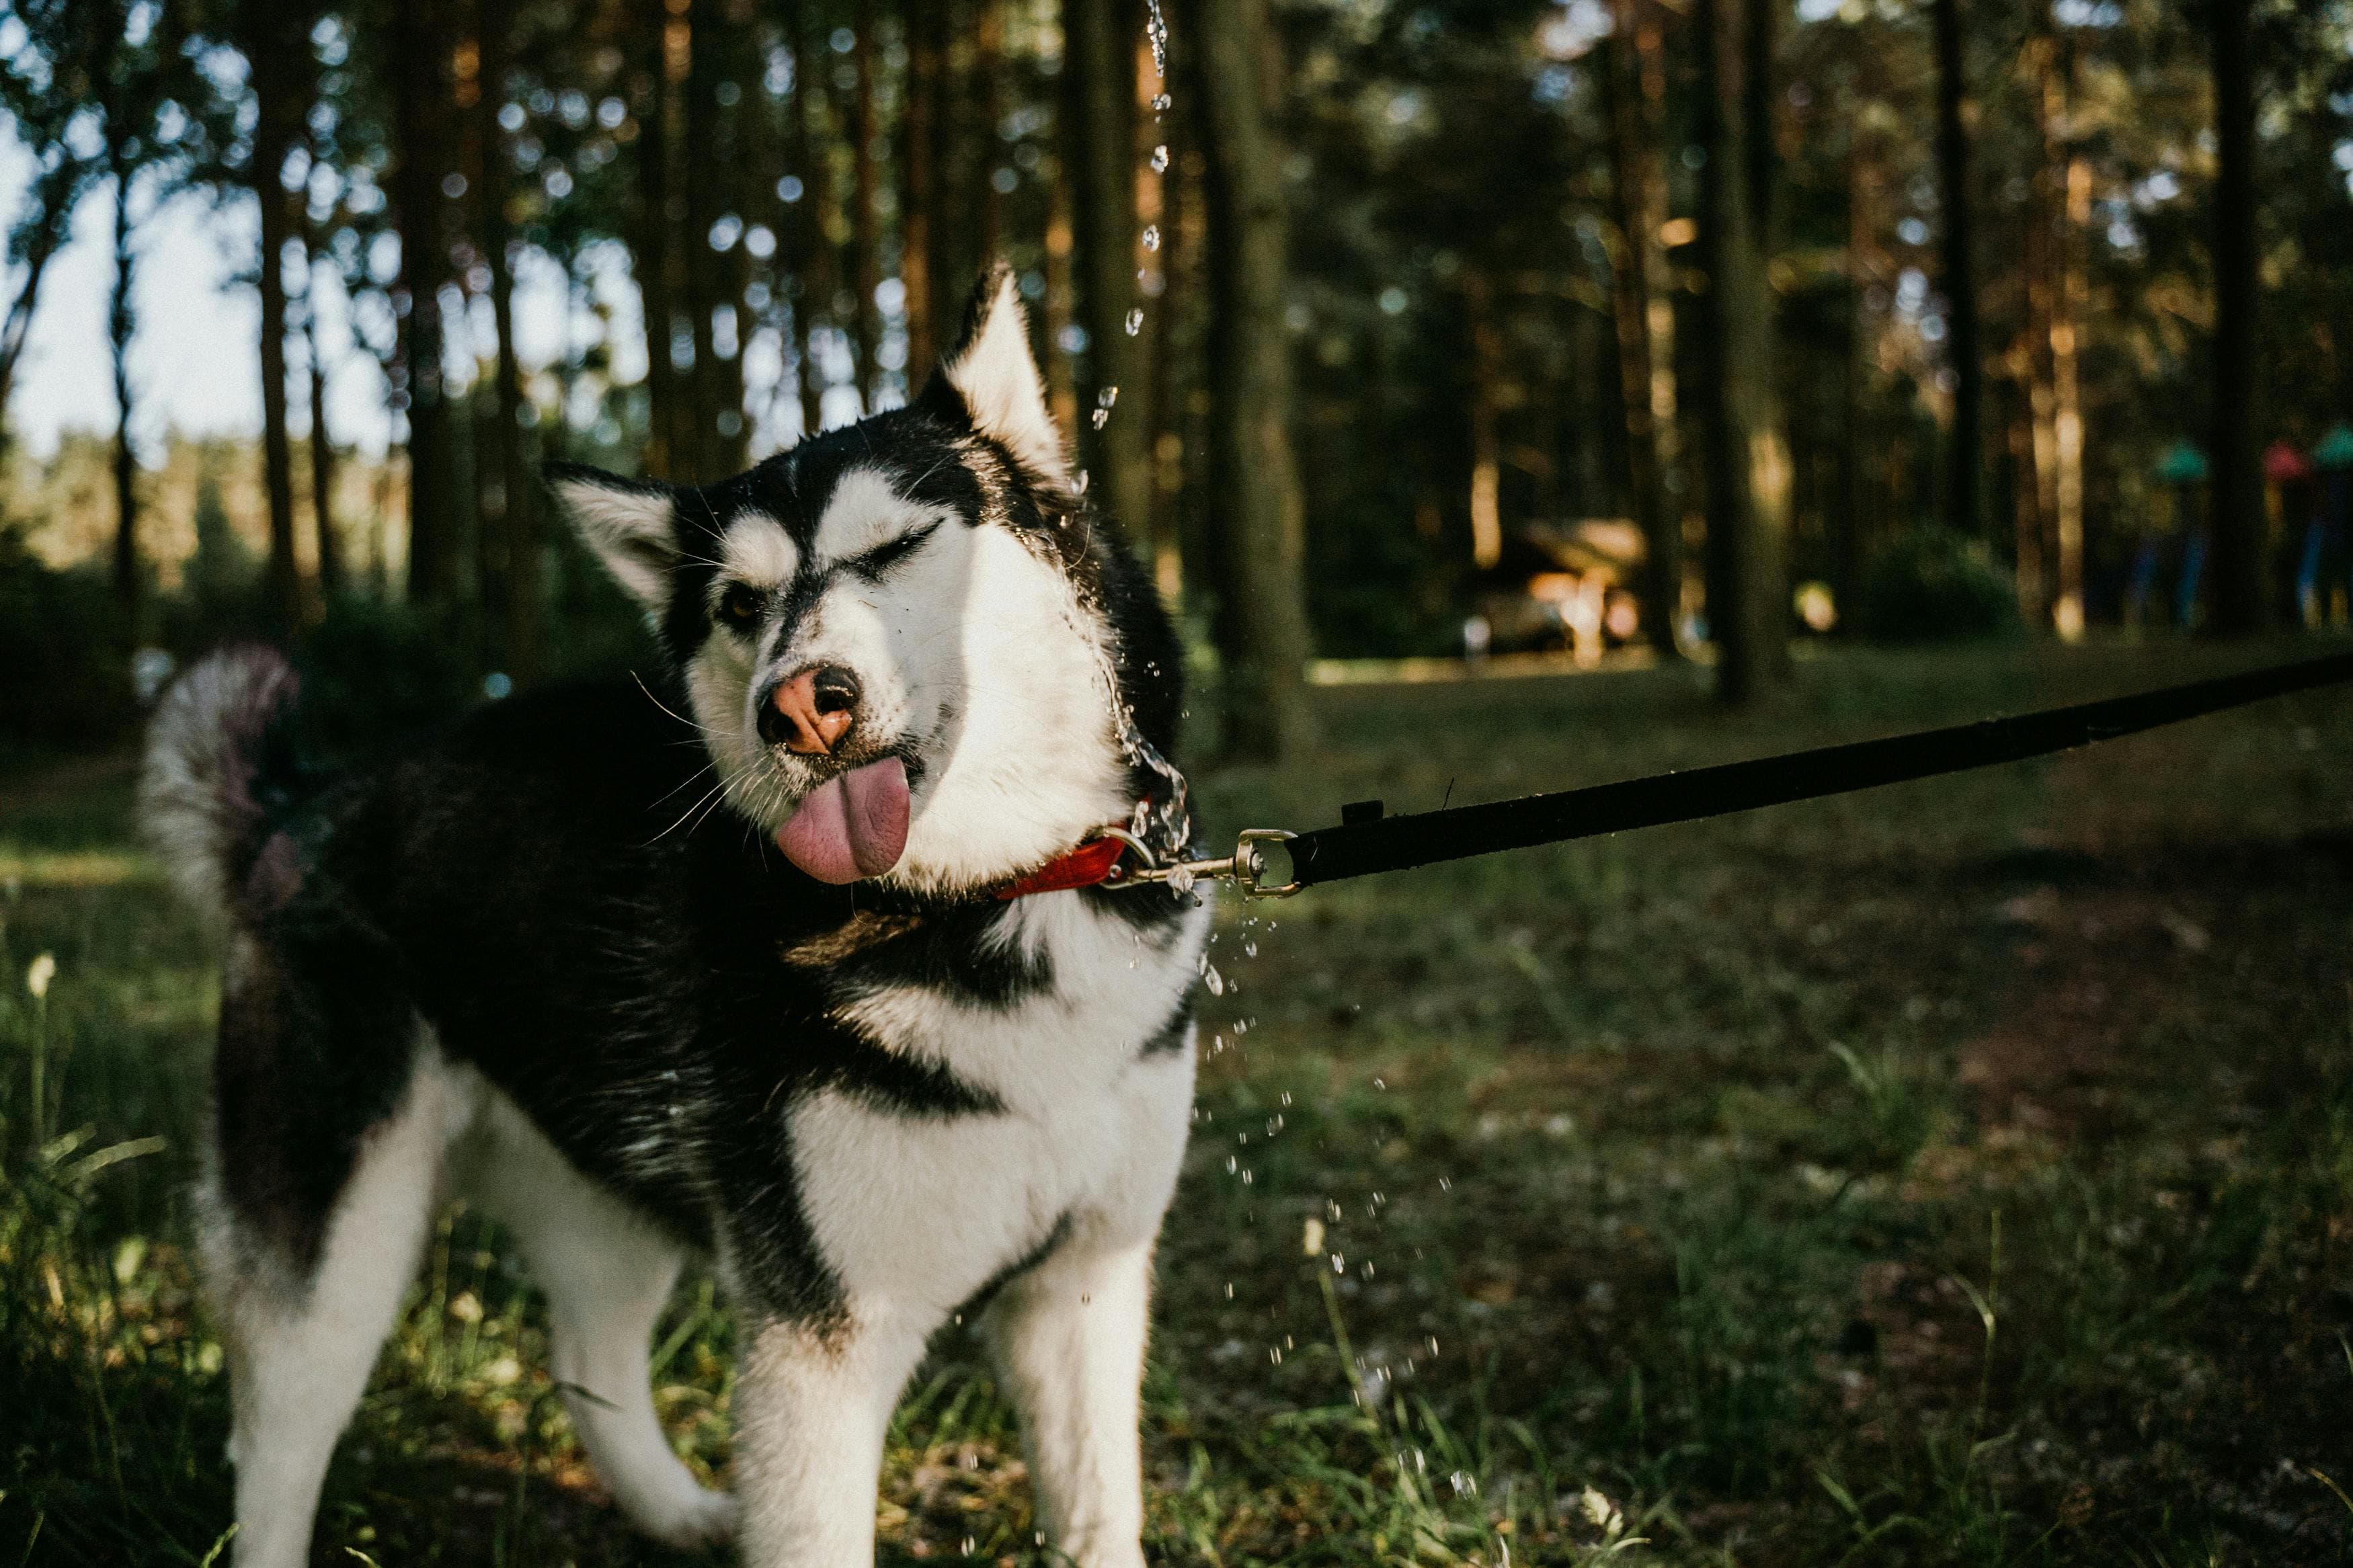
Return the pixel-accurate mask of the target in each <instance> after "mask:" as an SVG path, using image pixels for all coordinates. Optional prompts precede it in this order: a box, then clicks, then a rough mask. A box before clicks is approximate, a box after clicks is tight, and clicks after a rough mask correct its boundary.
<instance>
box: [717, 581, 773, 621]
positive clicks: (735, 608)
mask: <svg viewBox="0 0 2353 1568" xmlns="http://www.w3.org/2000/svg"><path fill="white" fill-rule="evenodd" d="M767 604H768V595H765V594H763V593H762V592H760V590H759V589H757V588H754V587H753V586H751V585H750V584H745V583H731V584H728V586H727V591H726V592H725V593H723V594H722V595H719V618H720V619H721V620H723V621H725V622H726V623H727V624H728V625H729V626H733V627H734V628H735V629H736V630H737V631H739V632H740V631H749V630H750V629H751V628H752V626H754V624H755V623H756V622H757V621H758V620H759V618H760V612H761V611H762V610H764V609H765V608H766V607H767Z"/></svg>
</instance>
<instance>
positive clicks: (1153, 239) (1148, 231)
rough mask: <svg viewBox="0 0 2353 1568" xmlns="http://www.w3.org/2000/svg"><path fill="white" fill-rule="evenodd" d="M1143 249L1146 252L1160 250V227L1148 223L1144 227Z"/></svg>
mask: <svg viewBox="0 0 2353 1568" xmlns="http://www.w3.org/2000/svg"><path fill="white" fill-rule="evenodd" d="M1144 248H1145V249H1146V250H1157V249H1159V248H1160V226H1159V225H1158V224H1156V223H1148V224H1145V226H1144Z"/></svg>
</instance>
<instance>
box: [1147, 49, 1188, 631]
mask: <svg viewBox="0 0 2353 1568" xmlns="http://www.w3.org/2000/svg"><path fill="white" fill-rule="evenodd" d="M1170 47H1171V49H1172V50H1173V49H1176V48H1178V47H1189V40H1187V41H1185V42H1184V43H1181V44H1180V43H1179V42H1178V41H1177V40H1176V39H1171V40H1170ZM1146 58H1147V59H1148V58H1149V57H1148V56H1147V57H1146ZM1144 69H1146V70H1148V69H1149V67H1148V66H1146V67H1145V68H1144ZM1170 69H1171V70H1172V71H1174V70H1176V66H1174V65H1171V67H1170ZM1138 87H1139V89H1140V96H1141V98H1142V100H1144V101H1145V102H1146V103H1147V104H1148V103H1149V102H1150V101H1151V100H1153V99H1155V98H1156V97H1160V96H1163V95H1164V94H1165V91H1166V83H1165V82H1164V81H1163V80H1162V79H1161V78H1160V77H1159V76H1158V75H1157V73H1153V74H1150V75H1148V76H1140V77H1139V81H1138ZM1152 125H1153V128H1154V135H1155V137H1158V138H1162V139H1166V140H1174V137H1173V135H1172V134H1171V132H1170V130H1169V128H1168V126H1167V124H1166V112H1165V111H1155V114H1154V119H1153V121H1152ZM1193 140H1194V139H1193V138H1191V137H1187V142H1191V141H1193ZM1199 156H1200V155H1199V153H1192V154H1190V155H1189V156H1188V157H1187V159H1185V160H1183V161H1178V162H1171V163H1169V165H1168V167H1167V168H1166V170H1164V171H1162V172H1161V174H1160V175H1159V178H1158V180H1157V181H1156V182H1155V184H1154V185H1153V186H1152V187H1150V188H1151V190H1152V192H1153V195H1154V196H1155V198H1156V201H1157V207H1156V209H1155V208H1154V207H1151V206H1146V207H1145V208H1144V209H1143V210H1144V213H1145V215H1148V216H1150V218H1151V219H1152V221H1155V222H1156V223H1158V224H1159V225H1160V232H1161V234H1162V236H1163V238H1162V241H1161V246H1160V256H1159V258H1158V260H1159V270H1160V291H1159V293H1158V294H1157V295H1156V296H1155V297H1154V298H1152V300H1150V302H1149V303H1147V305H1146V306H1145V312H1146V313H1145V333H1146V335H1147V337H1148V339H1149V348H1148V350H1147V352H1146V353H1145V362H1146V365H1147V369H1146V372H1145V378H1146V382H1147V384H1148V385H1149V387H1150V389H1151V403H1150V405H1148V407H1147V409H1146V413H1147V415H1148V417H1147V418H1146V420H1145V429H1146V430H1147V432H1148V433H1149V436H1150V441H1151V446H1150V449H1149V452H1148V458H1149V462H1150V471H1151V476H1152V515H1151V521H1150V523H1149V525H1148V527H1147V529H1146V530H1145V538H1148V539H1149V540H1150V541H1151V556H1152V571H1153V581H1154V582H1155V584H1157V585H1158V587H1159V589H1160V595H1161V597H1162V598H1163V599H1164V600H1166V602H1167V604H1168V605H1170V606H1171V607H1172V609H1173V608H1174V607H1175V606H1176V605H1178V604H1180V603H1181V602H1182V600H1183V597H1184V588H1185V558H1184V550H1183V546H1182V543H1181V542H1180V536H1181V534H1182V531H1183V530H1182V526H1181V523H1180V521H1179V510H1178V501H1179V499H1180V496H1181V494H1182V492H1183V489H1184V485H1185V440H1184V437H1182V436H1181V435H1179V434H1178V431H1179V429H1180V428H1181V426H1182V425H1183V423H1184V420H1183V415H1182V411H1181V409H1180V407H1179V396H1180V393H1179V388H1180V385H1183V384H1185V383H1181V382H1180V380H1179V378H1178V375H1177V366H1178V363H1179V362H1180V361H1182V360H1185V359H1186V358H1187V354H1186V353H1185V350H1186V348H1187V345H1189V344H1190V343H1191V342H1193V341H1194V337H1195V334H1194V333H1193V331H1191V330H1190V324H1191V323H1192V322H1193V321H1197V320H1198V317H1196V316H1195V315H1194V314H1193V307H1194V305H1195V302H1196V301H1197V300H1198V299H1199V297H1200V291H1199V289H1198V287H1196V285H1197V282H1198V274H1199V266H1198V260H1199V255H1200V248H1201V247H1200V245H1199V236H1198V232H1197V231H1198V228H1199V227H1200V215H1199V213H1198V211H1197V208H1198V206H1199V202H1198V199H1197V197H1196V195H1195V193H1194V184H1195V179H1196V175H1195V174H1194V173H1193V170H1194V168H1195V167H1196V166H1197V165H1198V161H1199Z"/></svg>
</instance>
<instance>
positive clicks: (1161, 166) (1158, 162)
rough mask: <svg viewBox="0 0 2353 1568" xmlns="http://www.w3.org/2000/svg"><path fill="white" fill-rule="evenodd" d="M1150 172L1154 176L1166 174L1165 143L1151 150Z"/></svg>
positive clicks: (1166, 149)
mask: <svg viewBox="0 0 2353 1568" xmlns="http://www.w3.org/2000/svg"><path fill="white" fill-rule="evenodd" d="M1152 172H1153V173H1154V174H1166V173H1167V172H1168V143H1166V142H1162V143H1161V144H1160V145H1159V146H1157V147H1155V148H1154V149H1153V150H1152Z"/></svg>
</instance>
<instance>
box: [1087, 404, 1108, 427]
mask: <svg viewBox="0 0 2353 1568" xmlns="http://www.w3.org/2000/svg"><path fill="white" fill-rule="evenodd" d="M1089 423H1091V424H1092V425H1093V426H1094V427H1095V428H1096V429H1098V430H1100V429H1102V428H1103V426H1106V425H1108V424H1110V423H1111V410H1110V409H1108V408H1098V409H1096V410H1095V411H1094V413H1093V415H1092V416H1090V419H1089Z"/></svg>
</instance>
